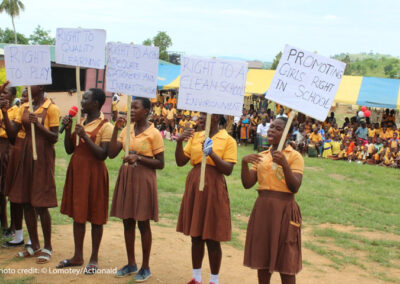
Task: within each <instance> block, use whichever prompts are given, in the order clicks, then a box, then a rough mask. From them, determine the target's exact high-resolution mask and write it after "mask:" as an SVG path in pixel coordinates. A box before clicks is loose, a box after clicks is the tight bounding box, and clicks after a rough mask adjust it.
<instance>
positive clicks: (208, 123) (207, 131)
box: [199, 113, 211, 191]
mask: <svg viewBox="0 0 400 284" xmlns="http://www.w3.org/2000/svg"><path fill="white" fill-rule="evenodd" d="M210 127H211V114H209V113H207V119H206V129H205V133H204V139H207V138H208V137H210ZM206 165H207V156H206V155H204V153H203V159H202V160H201V171H200V186H199V190H200V191H203V190H204V185H205V175H206Z"/></svg>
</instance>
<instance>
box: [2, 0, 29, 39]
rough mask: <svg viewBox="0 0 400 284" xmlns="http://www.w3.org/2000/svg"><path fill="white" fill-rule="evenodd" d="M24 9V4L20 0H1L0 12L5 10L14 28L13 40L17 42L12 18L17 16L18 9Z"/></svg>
mask: <svg viewBox="0 0 400 284" xmlns="http://www.w3.org/2000/svg"><path fill="white" fill-rule="evenodd" d="M23 10H25V5H24V3H22V1H20V0H3V1H2V2H1V4H0V12H1V13H2V12H6V13H7V14H8V15H9V16H10V17H11V21H12V25H13V29H14V42H15V43H18V36H17V30H16V28H15V22H14V18H15V17H18V16H19V13H20V11H23Z"/></svg>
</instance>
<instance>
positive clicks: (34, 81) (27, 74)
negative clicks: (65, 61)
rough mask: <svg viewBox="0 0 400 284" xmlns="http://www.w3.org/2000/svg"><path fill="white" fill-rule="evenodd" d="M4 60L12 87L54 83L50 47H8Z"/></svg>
mask: <svg viewBox="0 0 400 284" xmlns="http://www.w3.org/2000/svg"><path fill="white" fill-rule="evenodd" d="M4 60H5V67H6V75H7V80H9V81H10V85H9V86H10V87H12V86H33V85H50V84H51V83H52V80H51V62H50V47H49V46H48V45H6V46H5V47H4Z"/></svg>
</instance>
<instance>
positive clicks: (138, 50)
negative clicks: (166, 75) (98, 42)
mask: <svg viewBox="0 0 400 284" xmlns="http://www.w3.org/2000/svg"><path fill="white" fill-rule="evenodd" d="M158 56H159V48H158V47H154V46H144V45H133V44H124V43H115V42H109V43H108V44H107V70H106V90H107V92H113V93H122V94H126V95H131V96H137V97H146V98H155V97H156V93H157V74H158Z"/></svg>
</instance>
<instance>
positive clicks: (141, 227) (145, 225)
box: [138, 220, 150, 234]
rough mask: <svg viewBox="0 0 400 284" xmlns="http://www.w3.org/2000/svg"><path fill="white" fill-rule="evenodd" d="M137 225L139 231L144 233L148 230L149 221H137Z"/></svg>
mask: <svg viewBox="0 0 400 284" xmlns="http://www.w3.org/2000/svg"><path fill="white" fill-rule="evenodd" d="M138 227H139V231H140V233H142V234H143V233H145V232H148V231H150V221H148V220H147V221H138Z"/></svg>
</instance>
